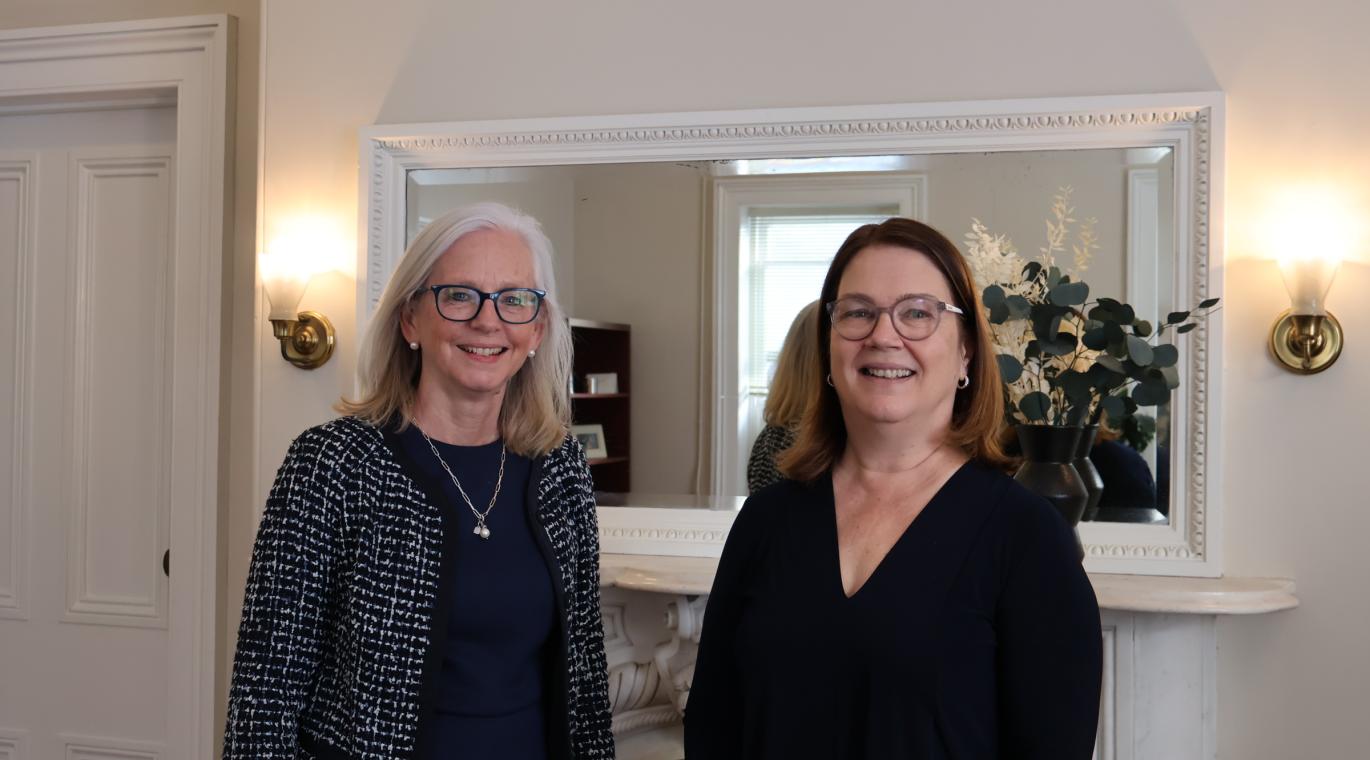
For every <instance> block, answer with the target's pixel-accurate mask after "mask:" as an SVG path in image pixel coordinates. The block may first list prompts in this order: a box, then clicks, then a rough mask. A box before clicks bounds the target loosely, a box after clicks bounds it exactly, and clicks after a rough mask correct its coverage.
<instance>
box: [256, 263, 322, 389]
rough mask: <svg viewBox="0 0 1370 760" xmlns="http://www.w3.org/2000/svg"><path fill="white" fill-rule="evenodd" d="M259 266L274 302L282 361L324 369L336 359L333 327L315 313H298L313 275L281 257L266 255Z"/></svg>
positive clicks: (273, 326) (274, 332) (273, 316)
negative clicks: (331, 360)
mask: <svg viewBox="0 0 1370 760" xmlns="http://www.w3.org/2000/svg"><path fill="white" fill-rule="evenodd" d="M260 263H261V270H262V285H263V287H264V288H265V289H266V297H267V299H268V300H269V301H270V302H271V313H270V315H269V317H268V318H269V319H270V320H271V334H272V336H273V337H275V338H276V339H277V340H279V341H280V342H281V358H283V359H285V360H286V361H288V362H290V363H291V364H293V365H295V366H296V367H299V368H300V369H314V368H316V367H321V366H323V365H324V364H325V363H326V362H327V361H328V359H329V357H331V356H333V344H334V333H333V323H332V322H329V321H328V317H325V316H324V315H322V314H320V313H318V312H316V311H300V312H297V311H296V309H298V308H299V305H300V299H301V298H302V297H303V296H304V291H305V288H306V287H308V286H309V281H310V279H312V278H313V275H314V272H312V271H310V269H309V267H308V266H307V265H306V264H304V263H303V262H302V261H301V260H300V259H298V258H289V257H287V256H285V255H283V254H281V253H272V254H267V255H263V256H262V257H261V258H260Z"/></svg>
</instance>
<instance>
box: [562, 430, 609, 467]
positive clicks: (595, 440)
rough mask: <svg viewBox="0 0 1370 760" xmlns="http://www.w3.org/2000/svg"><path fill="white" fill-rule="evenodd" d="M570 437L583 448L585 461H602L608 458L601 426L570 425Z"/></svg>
mask: <svg viewBox="0 0 1370 760" xmlns="http://www.w3.org/2000/svg"><path fill="white" fill-rule="evenodd" d="M571 435H573V436H575V437H576V440H577V441H580V445H581V446H584V447H585V458H586V459H603V458H605V457H607V456H609V447H608V446H607V445H606V444H605V443H604V426H603V425H599V424H594V425H572V426H571Z"/></svg>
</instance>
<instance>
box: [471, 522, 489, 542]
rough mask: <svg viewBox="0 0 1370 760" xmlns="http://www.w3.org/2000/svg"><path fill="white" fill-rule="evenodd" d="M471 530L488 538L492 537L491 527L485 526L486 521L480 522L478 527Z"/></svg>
mask: <svg viewBox="0 0 1370 760" xmlns="http://www.w3.org/2000/svg"><path fill="white" fill-rule="evenodd" d="M471 532H472V533H474V534H476V535H477V536H480V537H481V538H484V539H486V540H489V538H490V529H489V528H487V527H485V523H478V524H477V525H476V527H474V528H472V529H471Z"/></svg>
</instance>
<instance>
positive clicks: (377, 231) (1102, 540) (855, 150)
mask: <svg viewBox="0 0 1370 760" xmlns="http://www.w3.org/2000/svg"><path fill="white" fill-rule="evenodd" d="M1223 117H1224V99H1223V95H1222V94H1221V93H1212V92H1205V93H1176V94H1158V95H1124V96H1106V97H1081V98H1049V99H1031V100H999V101H965V102H948V103H921V104H902V105H878V106H856V107H834V108H791V109H767V110H751V111H713V112H694V113H668V114H638V115H619V116H602V117H572V118H550V119H516V120H506V121H472V122H449V123H434V124H399V125H378V126H374V127H367V128H365V129H364V130H362V133H361V141H360V142H361V146H360V148H361V170H362V178H361V179H362V181H361V198H360V206H361V210H362V213H361V215H360V226H361V229H360V230H359V233H360V235H359V237H360V239H361V240H362V241H364V242H363V244H362V245H361V246H360V251H359V262H358V265H359V266H358V270H359V272H361V275H360V277H359V278H358V286H357V288H358V294H357V297H358V303H357V307H358V309H357V313H358V315H359V317H358V321H359V325H358V327H359V332H360V328H361V327H362V326H364V324H365V322H366V321H367V319H368V318H369V316H370V314H371V312H372V310H373V309H374V308H375V305H376V303H377V302H378V300H379V298H380V293H381V290H382V288H383V287H384V285H385V281H386V279H387V277H388V276H389V274H390V272H391V271H392V270H393V268H394V266H395V264H396V263H397V261H398V260H399V257H400V256H401V255H402V254H403V251H404V246H405V239H406V237H405V234H406V220H405V211H406V206H405V192H406V181H407V175H408V172H410V171H413V170H417V169H454V168H482V167H483V168H496V167H530V166H554V165H567V164H602V163H632V162H646V161H707V160H724V159H764V158H798V157H810V156H856V155H892V154H930V153H962V152H996V151H1028V150H1032V151H1045V150H1077V149H1082V148H1170V149H1171V150H1173V151H1174V166H1175V171H1174V181H1175V187H1174V195H1173V197H1174V203H1175V207H1174V238H1175V239H1174V244H1175V245H1174V250H1175V252H1176V253H1175V256H1176V261H1175V262H1174V269H1173V272H1174V282H1173V283H1170V286H1171V288H1172V290H1173V295H1174V298H1175V301H1174V302H1175V303H1197V302H1198V301H1199V300H1202V299H1204V298H1209V297H1213V296H1221V295H1222V281H1221V277H1222V266H1221V262H1222V258H1221V257H1222V251H1223V245H1222V242H1223V241H1222V230H1223V220H1222V197H1223V196H1222V191H1223V125H1224V121H1223ZM713 271H714V277H715V278H718V277H720V276H721V274H720V267H714V269H713ZM715 286H718V283H715ZM713 324H714V328H713V329H714V333H715V334H714V335H713V336H712V338H713V345H714V347H715V352H717V351H718V350H719V347H720V346H722V345H723V344H724V341H722V340H721V339H720V335H721V331H722V330H724V329H727V328H726V325H725V320H721V319H718V318H717V314H715V315H714V319H713ZM1221 336H1222V312H1221V310H1218V311H1215V312H1213V313H1212V314H1211V315H1210V316H1209V317H1208V318H1207V319H1206V321H1204V322H1201V323H1200V324H1199V326H1198V328H1197V329H1195V330H1194V331H1193V332H1191V333H1190V334H1189V335H1187V336H1186V340H1184V341H1181V342H1180V350H1181V366H1182V368H1183V370H1184V371H1183V372H1182V379H1183V385H1182V386H1181V387H1180V388H1179V389H1177V390H1176V392H1175V396H1174V398H1173V401H1172V403H1171V425H1172V428H1171V430H1172V433H1171V446H1172V451H1171V457H1172V464H1171V466H1172V475H1171V483H1172V486H1171V496H1170V498H1171V504H1172V506H1171V512H1170V520H1169V522H1168V523H1167V524H1164V525H1136V524H1123V523H1082V524H1081V526H1080V536H1081V539H1082V540H1083V542H1084V544H1085V549H1086V560H1085V564H1086V568H1087V569H1088V570H1089V571H1090V572H1102V573H1130V574H1144V575H1189V576H1209V577H1216V576H1219V575H1221V564H1220V556H1219V554H1220V541H1218V540H1217V537H1218V536H1220V533H1219V527H1220V524H1221V520H1220V517H1221V514H1220V512H1221V506H1222V505H1221V498H1220V492H1219V484H1220V483H1221V478H1220V457H1219V454H1220V451H1219V446H1218V433H1219V430H1220V419H1221V417H1220V400H1221V393H1220V377H1221V373H1220V372H1219V369H1220V367H1221V350H1222V339H1221ZM725 359H726V357H721V356H718V355H715V356H714V361H713V367H714V373H715V378H714V380H715V388H720V387H725V384H724V383H723V382H722V381H721V380H722V379H721V378H719V377H718V376H717V373H719V372H721V371H722V368H723V367H725V366H727V362H726V361H725ZM715 395H717V394H715ZM721 406H722V405H721V404H715V409H714V411H713V413H714V415H715V418H716V419H715V424H714V425H713V430H714V431H716V432H715V434H714V439H715V440H714V441H713V442H712V443H713V447H712V448H713V449H714V450H715V451H717V450H718V449H719V441H718V440H717V438H718V435H719V434H720V433H719V432H718V431H721V430H723V429H724V426H723V425H720V424H718V423H719V421H720V420H719V419H718V418H719V417H720V412H719V408H720V407H721ZM720 469H721V468H719V467H714V468H713V471H714V472H715V473H717V472H719V471H720ZM714 487H715V490H719V481H718V478H717V477H716V478H715V479H714ZM720 492H721V491H720ZM726 501H728V503H731V500H726ZM734 514H735V512H734V511H733V510H731V509H722V510H720V509H679V508H667V509H650V508H631V507H608V508H601V509H600V534H601V544H602V547H603V550H604V551H606V552H623V553H640V554H665V555H679V556H717V555H718V553H719V552H720V551H721V548H722V542H723V539H724V537H725V536H726V532H727V528H728V527H729V525H730V524H731V521H732V518H733V516H734Z"/></svg>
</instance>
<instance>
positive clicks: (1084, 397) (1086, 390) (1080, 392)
mask: <svg viewBox="0 0 1370 760" xmlns="http://www.w3.org/2000/svg"><path fill="white" fill-rule="evenodd" d="M1056 385H1058V386H1059V387H1060V388H1061V390H1063V391H1065V392H1066V398H1068V399H1070V400H1071V401H1072V402H1075V405H1079V404H1081V403H1083V405H1084V406H1085V407H1088V406H1089V402H1090V401H1091V400H1092V399H1093V397H1094V387H1093V383H1091V382H1090V379H1089V376H1088V375H1086V374H1085V373H1083V372H1077V371H1075V370H1066V371H1065V372H1062V373H1061V374H1060V375H1059V376H1058V377H1057V378H1056Z"/></svg>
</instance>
